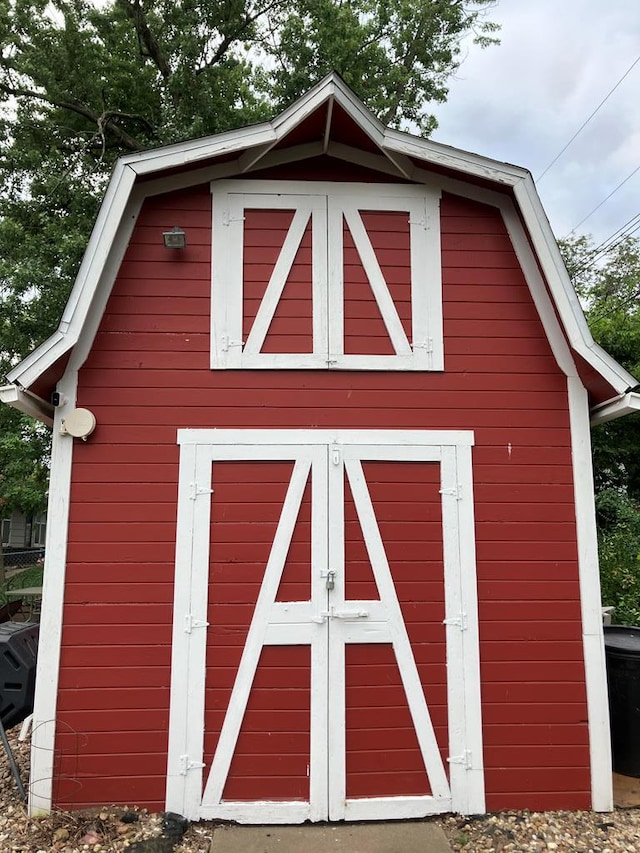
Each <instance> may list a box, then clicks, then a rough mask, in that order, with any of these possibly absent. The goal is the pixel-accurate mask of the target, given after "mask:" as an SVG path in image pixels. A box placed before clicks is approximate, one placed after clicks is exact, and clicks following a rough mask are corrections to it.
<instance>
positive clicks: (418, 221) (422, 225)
mask: <svg viewBox="0 0 640 853" xmlns="http://www.w3.org/2000/svg"><path fill="white" fill-rule="evenodd" d="M409 225H419V226H420V228H422V229H423V230H424V231H427V230H428V228H429V223H428V221H427V217H426V216H421V217H420V219H411V217H409Z"/></svg>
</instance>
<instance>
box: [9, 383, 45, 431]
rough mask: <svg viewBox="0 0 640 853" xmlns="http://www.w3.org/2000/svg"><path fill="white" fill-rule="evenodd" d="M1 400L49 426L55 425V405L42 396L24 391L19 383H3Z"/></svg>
mask: <svg viewBox="0 0 640 853" xmlns="http://www.w3.org/2000/svg"><path fill="white" fill-rule="evenodd" d="M0 402H2V403H6V405H7V406H11V407H12V408H14V409H18V411H19V412H23V413H24V414H25V415H29V416H30V417H32V418H36V420H39V421H42V423H44V424H46V425H47V426H53V406H52V405H51V403H47V402H46V400H43V399H42V398H41V397H38V396H36V395H35V394H32V393H31V392H30V391H24V390H23V389H22V388H18V386H17V385H3V386H2V387H1V388H0Z"/></svg>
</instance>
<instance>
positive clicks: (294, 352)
mask: <svg viewBox="0 0 640 853" xmlns="http://www.w3.org/2000/svg"><path fill="white" fill-rule="evenodd" d="M212 194H213V253H212V301H211V305H212V317H211V329H212V352H211V366H212V368H216V369H219V368H232V367H234V368H237V367H246V368H265V369H267V368H324V369H327V368H338V369H355V370H442V369H443V346H442V296H441V260H440V220H439V196H438V195H437V194H436V193H435V192H432V191H430V190H428V189H427V188H426V187H424V186H421V187H416V186H404V185H398V184H379V185H373V184H317V183H313V184H311V183H304V182H286V181H285V182H278V183H274V182H269V181H267V182H257V181H255V182H244V181H223V182H215V183H214V184H213V185H212Z"/></svg>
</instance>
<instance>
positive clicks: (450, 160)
mask: <svg viewBox="0 0 640 853" xmlns="http://www.w3.org/2000/svg"><path fill="white" fill-rule="evenodd" d="M382 147H383V148H384V149H388V150H389V151H394V152H396V153H398V154H404V155H405V156H407V157H415V158H416V159H419V160H423V161H424V162H425V163H429V164H431V165H434V166H443V167H445V168H448V169H453V170H454V171H456V172H463V173H464V174H467V175H473V176H474V177H477V178H484V179H485V180H488V181H491V182H493V183H498V184H504V185H506V186H514V185H515V184H516V183H518V182H519V181H521V180H522V179H523V178H525V177H526V176H528V174H529V173H528V172H527V170H526V169H522V168H520V167H518V166H511V165H509V164H507V163H501V162H500V161H499V160H491V159H490V158H488V157H481V156H480V155H478V154H472V153H471V152H469V151H460V150H458V149H457V148H452V147H451V146H449V145H443V144H442V143H440V142H433V141H432V140H431V139H420V138H418V137H416V136H411V135H410V134H408V133H402V132H401V131H399V130H391V129H389V128H387V129H386V130H385V132H384V142H383V146H382Z"/></svg>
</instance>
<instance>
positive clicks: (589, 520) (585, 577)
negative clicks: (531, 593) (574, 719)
mask: <svg viewBox="0 0 640 853" xmlns="http://www.w3.org/2000/svg"><path fill="white" fill-rule="evenodd" d="M567 390H568V395H569V418H570V425H571V450H572V457H573V489H574V498H575V506H576V532H577V538H578V571H579V578H580V604H581V608H582V643H583V649H584V672H585V682H586V689H587V713H588V718H589V750H590V756H591V807H592V808H593V810H594V811H597V812H608V811H612V810H613V776H612V763H611V736H610V730H609V703H608V688H607V670H606V663H605V654H604V636H603V629H602V610H601V603H600V602H601V598H600V571H599V565H598V540H597V535H596V516H595V506H594V500H593V494H594V486H593V469H592V461H591V432H590V427H589V400H588V395H587V392H586V390H585V389H584V387H583V386H582V383H581V382H580V380H579V379H574V378H571V377H570V378H569V379H567Z"/></svg>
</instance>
